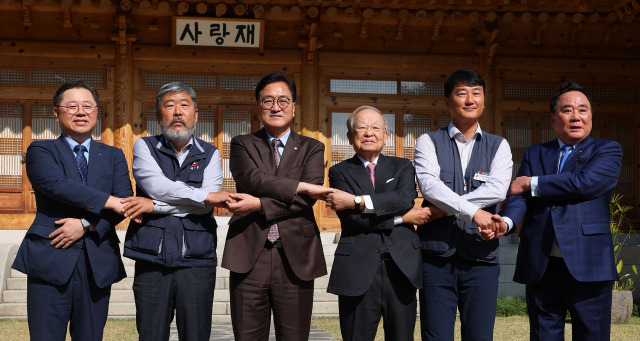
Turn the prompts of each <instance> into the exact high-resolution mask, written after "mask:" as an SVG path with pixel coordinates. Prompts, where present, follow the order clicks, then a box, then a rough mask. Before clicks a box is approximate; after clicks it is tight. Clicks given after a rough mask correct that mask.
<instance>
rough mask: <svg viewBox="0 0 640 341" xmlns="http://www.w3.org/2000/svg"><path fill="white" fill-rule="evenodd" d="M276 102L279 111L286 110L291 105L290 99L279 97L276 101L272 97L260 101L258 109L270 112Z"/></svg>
mask: <svg viewBox="0 0 640 341" xmlns="http://www.w3.org/2000/svg"><path fill="white" fill-rule="evenodd" d="M276 102H278V106H279V107H280V109H286V108H287V107H288V106H289V104H291V98H289V97H280V98H278V99H275V98H273V97H265V98H263V99H261V100H260V108H262V109H264V110H271V108H273V106H274V105H275V104H276Z"/></svg>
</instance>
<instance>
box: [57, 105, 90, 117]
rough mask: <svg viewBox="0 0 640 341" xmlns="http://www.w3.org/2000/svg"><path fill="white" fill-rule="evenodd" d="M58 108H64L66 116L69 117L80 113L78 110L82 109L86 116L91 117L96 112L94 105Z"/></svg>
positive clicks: (62, 106)
mask: <svg viewBox="0 0 640 341" xmlns="http://www.w3.org/2000/svg"><path fill="white" fill-rule="evenodd" d="M58 108H65V109H67V111H66V112H67V114H69V115H77V114H78V112H80V108H82V111H83V112H84V113H85V114H86V115H92V114H95V113H96V112H97V111H98V106H96V105H90V104H85V105H80V106H78V105H67V106H65V105H59V106H58Z"/></svg>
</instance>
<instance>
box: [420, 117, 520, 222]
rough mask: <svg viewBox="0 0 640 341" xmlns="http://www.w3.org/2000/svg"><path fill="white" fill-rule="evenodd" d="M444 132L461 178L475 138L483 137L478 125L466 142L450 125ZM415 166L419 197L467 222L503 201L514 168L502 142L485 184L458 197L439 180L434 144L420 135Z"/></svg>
mask: <svg viewBox="0 0 640 341" xmlns="http://www.w3.org/2000/svg"><path fill="white" fill-rule="evenodd" d="M447 129H448V131H449V136H450V137H452V138H454V139H455V141H456V146H457V147H458V154H459V155H460V163H461V166H462V174H463V175H464V173H465V170H466V168H467V165H468V164H469V160H470V159H471V153H472V151H473V146H474V144H475V141H476V139H477V138H478V136H480V135H482V130H481V129H480V124H478V127H477V128H476V131H475V133H474V134H473V136H472V137H471V139H469V141H467V139H466V138H465V137H464V135H463V134H462V133H461V132H460V130H458V128H456V126H455V125H454V124H453V123H450V124H449V127H448V128H447ZM414 164H415V168H416V177H417V179H418V186H419V187H420V192H421V193H422V196H423V197H424V198H425V199H426V200H428V201H429V202H431V203H432V204H434V205H435V206H437V207H438V208H440V209H441V210H443V211H444V212H445V214H447V215H455V216H456V218H458V219H461V220H464V221H466V222H469V223H471V222H473V216H474V214H475V213H476V211H477V210H478V209H481V208H483V207H486V206H490V205H493V204H497V203H499V202H501V201H502V200H504V198H505V197H506V195H507V190H508V189H509V184H510V183H511V176H512V174H511V169H512V168H513V160H512V156H511V148H510V147H509V143H508V142H507V140H506V139H504V140H502V142H501V143H500V146H499V147H498V150H497V152H496V155H495V156H494V158H493V161H492V162H491V169H490V171H489V176H490V177H489V178H488V179H487V181H486V182H485V183H484V184H483V185H482V186H480V187H479V188H477V189H476V190H474V191H472V192H470V193H466V194H463V195H458V194H457V193H456V192H454V191H453V190H452V189H450V188H449V187H448V186H447V185H446V184H445V183H444V182H442V180H440V164H438V156H437V153H436V149H435V145H434V144H433V141H432V140H431V137H429V135H428V134H423V135H421V136H420V137H419V138H418V141H417V142H416V149H415V154H414ZM465 188H466V184H465Z"/></svg>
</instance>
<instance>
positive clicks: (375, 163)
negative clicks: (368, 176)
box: [356, 155, 380, 167]
mask: <svg viewBox="0 0 640 341" xmlns="http://www.w3.org/2000/svg"><path fill="white" fill-rule="evenodd" d="M356 156H357V157H358V159H360V161H362V164H363V165H364V166H365V167H367V166H368V165H369V164H370V163H373V164H374V165H376V166H377V165H378V158H380V156H378V157H377V158H376V159H375V160H373V162H369V161H367V160H365V159H363V158H361V157H360V155H356Z"/></svg>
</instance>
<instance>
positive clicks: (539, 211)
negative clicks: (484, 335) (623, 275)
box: [501, 137, 622, 284]
mask: <svg viewBox="0 0 640 341" xmlns="http://www.w3.org/2000/svg"><path fill="white" fill-rule="evenodd" d="M558 150H559V144H558V141H557V140H554V141H550V142H547V143H544V144H537V145H533V146H531V147H529V148H527V149H526V151H525V154H524V157H523V159H522V164H521V166H520V171H519V172H518V176H537V177H538V193H539V196H538V197H532V196H531V193H527V194H525V195H515V196H512V197H510V198H509V199H508V200H507V202H506V204H505V206H504V208H503V210H502V213H501V215H503V216H507V217H509V218H511V219H512V220H513V222H514V224H518V223H519V222H520V221H521V220H523V224H522V229H521V231H520V246H519V249H518V258H517V264H516V273H515V276H514V280H515V281H516V282H519V283H526V284H533V283H537V282H539V281H540V280H541V279H542V276H543V275H544V272H545V270H546V268H547V264H548V260H549V252H550V251H551V246H552V244H553V238H554V236H555V237H556V238H557V239H558V245H559V246H560V250H561V251H562V256H563V258H564V261H565V263H566V264H567V268H568V269H569V272H571V274H572V275H573V277H574V278H575V279H577V280H578V281H581V282H592V281H612V280H616V279H617V278H618V276H617V272H616V269H615V264H614V260H613V246H612V245H613V244H612V240H611V233H610V231H609V219H610V218H609V199H610V194H611V190H612V189H613V188H614V187H615V186H616V184H617V182H618V175H619V173H620V167H621V164H622V148H621V147H620V144H618V143H617V142H614V141H606V140H593V139H592V138H590V137H587V138H586V139H585V140H584V141H582V143H580V144H578V146H577V147H576V148H575V149H574V150H573V151H572V152H571V154H570V155H569V158H568V159H567V161H566V162H565V164H564V167H563V169H562V172H561V173H560V174H556V171H557V167H558V155H559V154H558V153H559V151H558ZM513 230H515V229H513ZM513 230H512V231H513ZM512 231H511V232H512Z"/></svg>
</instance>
